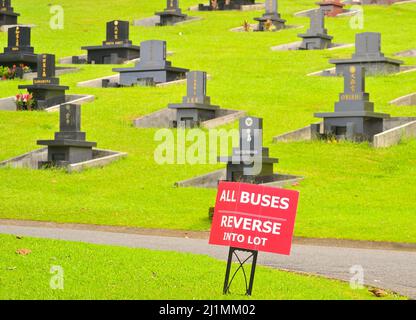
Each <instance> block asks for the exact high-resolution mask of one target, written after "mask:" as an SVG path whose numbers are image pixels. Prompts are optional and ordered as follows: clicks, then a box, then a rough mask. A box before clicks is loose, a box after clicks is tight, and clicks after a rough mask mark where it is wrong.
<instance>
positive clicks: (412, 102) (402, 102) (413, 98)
mask: <svg viewBox="0 0 416 320" xmlns="http://www.w3.org/2000/svg"><path fill="white" fill-rule="evenodd" d="M389 103H390V104H393V105H396V106H416V92H414V93H410V94H407V95H405V96H402V97H399V98H396V99H394V100H392V101H390V102H389Z"/></svg>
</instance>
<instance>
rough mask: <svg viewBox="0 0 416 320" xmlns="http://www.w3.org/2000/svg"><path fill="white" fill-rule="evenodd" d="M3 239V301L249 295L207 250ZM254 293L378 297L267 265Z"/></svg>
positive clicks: (263, 295)
mask: <svg viewBox="0 0 416 320" xmlns="http://www.w3.org/2000/svg"><path fill="white" fill-rule="evenodd" d="M0 241H1V243H2V246H1V247H0V299H37V300H38V299H143V300H145V299H158V300H159V299H160V300H164V299H204V300H205V299H233V300H234V299H248V298H247V297H245V296H243V295H242V294H241V293H243V292H244V290H243V284H244V281H243V279H240V278H236V282H235V285H236V286H235V287H234V288H233V289H232V294H231V295H229V296H226V297H224V296H223V295H222V294H221V293H222V287H221V285H222V284H223V281H224V278H223V277H224V274H225V265H226V264H225V263H224V262H219V261H217V260H215V259H212V258H209V257H207V256H200V255H192V254H179V253H174V252H158V251H150V250H141V249H140V250H139V249H130V248H121V247H110V246H98V245H90V244H81V243H72V242H65V241H55V240H39V239H31V238H24V239H20V240H19V239H17V238H16V237H14V236H4V235H2V236H0ZM19 249H30V250H31V251H32V253H31V254H29V255H27V256H22V255H18V254H17V253H16V251H17V250H19ZM52 266H60V267H62V268H63V273H64V290H53V289H51V288H50V281H51V277H52V276H53V274H51V273H50V271H51V268H52ZM252 298H253V299H270V300H275V299H317V300H318V299H379V298H375V297H374V295H372V294H371V293H369V292H368V290H366V289H360V290H352V289H351V288H350V287H349V285H348V284H347V283H343V282H339V281H335V280H328V279H324V278H318V277H315V276H308V275H298V274H293V273H288V272H282V271H276V270H273V269H270V268H266V267H259V268H258V271H257V274H256V280H255V287H254V292H253V296H252ZM385 299H402V298H401V297H399V296H396V295H394V294H389V295H388V296H387V297H385Z"/></svg>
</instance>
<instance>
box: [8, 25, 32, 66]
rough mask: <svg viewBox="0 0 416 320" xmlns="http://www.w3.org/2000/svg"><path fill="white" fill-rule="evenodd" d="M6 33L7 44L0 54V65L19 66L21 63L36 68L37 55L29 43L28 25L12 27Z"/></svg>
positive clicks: (29, 30) (29, 32) (29, 31)
mask: <svg viewBox="0 0 416 320" xmlns="http://www.w3.org/2000/svg"><path fill="white" fill-rule="evenodd" d="M7 34H8V46H7V48H4V53H2V54H0V66H4V67H9V68H13V66H16V67H18V68H20V66H21V65H23V66H28V67H29V68H30V69H32V70H33V69H36V68H37V61H38V57H37V54H34V49H33V47H31V45H30V40H31V39H30V38H31V29H30V28H29V27H19V26H18V27H13V28H9V29H8V31H7Z"/></svg>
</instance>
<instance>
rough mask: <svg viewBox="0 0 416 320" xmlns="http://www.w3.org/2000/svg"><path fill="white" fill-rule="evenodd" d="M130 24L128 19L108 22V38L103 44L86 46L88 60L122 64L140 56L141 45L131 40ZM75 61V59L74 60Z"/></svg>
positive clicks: (91, 62) (84, 48) (92, 62)
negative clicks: (136, 44) (134, 43)
mask: <svg viewBox="0 0 416 320" xmlns="http://www.w3.org/2000/svg"><path fill="white" fill-rule="evenodd" d="M129 33H130V24H129V22H128V21H121V20H114V21H110V22H107V25H106V40H105V41H103V44H102V45H101V46H86V47H82V48H81V49H83V50H87V51H88V58H87V62H88V63H90V64H121V63H123V62H126V61H129V60H134V59H138V58H140V47H139V46H135V45H133V44H132V41H131V40H129ZM73 61H74V60H73Z"/></svg>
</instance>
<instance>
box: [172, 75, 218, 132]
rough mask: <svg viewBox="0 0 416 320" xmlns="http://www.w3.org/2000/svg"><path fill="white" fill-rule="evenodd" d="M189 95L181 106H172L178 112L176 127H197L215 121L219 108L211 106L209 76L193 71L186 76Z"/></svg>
mask: <svg viewBox="0 0 416 320" xmlns="http://www.w3.org/2000/svg"><path fill="white" fill-rule="evenodd" d="M186 78H187V95H186V97H183V101H182V103H181V104H170V105H169V106H168V107H169V108H170V109H175V110H176V121H175V122H174V124H173V126H174V127H186V128H189V127H195V126H198V125H199V124H200V123H201V122H204V121H207V120H210V119H214V118H215V112H216V110H217V109H218V108H219V107H218V106H214V105H211V99H210V97H208V96H207V74H206V72H202V71H191V72H188V73H187V75H186Z"/></svg>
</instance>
